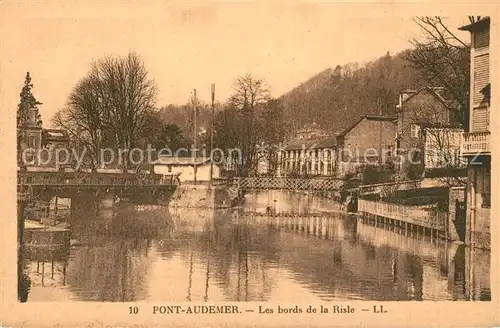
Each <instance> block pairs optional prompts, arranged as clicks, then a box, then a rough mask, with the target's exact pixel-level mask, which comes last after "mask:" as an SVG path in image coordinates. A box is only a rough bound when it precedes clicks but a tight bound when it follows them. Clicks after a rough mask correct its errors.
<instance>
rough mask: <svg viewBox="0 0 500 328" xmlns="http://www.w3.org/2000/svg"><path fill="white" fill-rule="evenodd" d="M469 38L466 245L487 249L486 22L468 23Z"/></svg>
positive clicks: (488, 39) (488, 49) (488, 30)
mask: <svg viewBox="0 0 500 328" xmlns="http://www.w3.org/2000/svg"><path fill="white" fill-rule="evenodd" d="M460 30H462V31H469V32H470V35H471V50H470V51H471V53H470V60H471V64H470V91H469V129H468V131H467V132H466V133H465V134H464V144H463V151H462V154H463V155H464V156H465V157H467V159H468V165H467V188H466V193H467V221H466V226H467V232H468V233H466V237H465V243H466V244H467V245H471V246H475V247H481V248H490V245H491V244H490V243H491V239H490V238H491V237H490V204H491V152H490V107H491V95H490V88H491V84H490V70H491V68H490V18H489V17H484V18H478V19H477V20H475V19H471V24H469V25H466V26H463V27H461V28H460Z"/></svg>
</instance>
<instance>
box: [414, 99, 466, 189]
mask: <svg viewBox="0 0 500 328" xmlns="http://www.w3.org/2000/svg"><path fill="white" fill-rule="evenodd" d="M406 115H408V119H409V120H410V121H411V124H410V125H415V126H416V127H418V129H419V132H418V137H416V138H413V137H411V136H407V142H408V144H409V146H410V148H411V150H412V151H417V152H418V154H414V155H415V158H413V159H412V161H414V162H413V163H409V164H410V165H406V170H407V172H406V175H407V178H408V179H417V178H419V177H420V176H421V174H424V175H425V174H426V173H425V171H429V169H434V171H437V172H436V174H434V175H436V176H435V177H437V178H439V179H440V180H441V181H442V182H443V183H445V184H446V185H450V186H455V185H463V184H464V179H463V177H462V173H463V169H464V163H463V161H462V158H461V157H460V140H461V134H462V133H463V129H461V127H460V125H458V124H456V123H454V122H453V121H452V119H451V117H450V109H449V106H447V105H444V104H443V106H440V105H439V103H436V102H434V101H423V102H419V106H418V108H414V109H413V110H412V111H409V112H407V114H406ZM409 128H410V127H409V126H408V127H406V129H409ZM408 132H409V131H406V134H408ZM406 159H407V158H405V160H406ZM417 161H418V163H416V162H417ZM415 175H416V176H415Z"/></svg>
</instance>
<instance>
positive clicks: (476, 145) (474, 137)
mask: <svg viewBox="0 0 500 328" xmlns="http://www.w3.org/2000/svg"><path fill="white" fill-rule="evenodd" d="M462 154H463V155H464V156H475V155H488V154H490V132H489V131H487V132H472V133H465V134H464V143H463V149H462Z"/></svg>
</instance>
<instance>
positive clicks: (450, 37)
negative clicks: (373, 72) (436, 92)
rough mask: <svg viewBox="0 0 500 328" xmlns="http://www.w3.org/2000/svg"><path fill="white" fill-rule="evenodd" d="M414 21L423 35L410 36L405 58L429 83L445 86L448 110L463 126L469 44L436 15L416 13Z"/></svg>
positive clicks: (466, 122) (466, 98)
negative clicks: (414, 37) (419, 14)
mask: <svg viewBox="0 0 500 328" xmlns="http://www.w3.org/2000/svg"><path fill="white" fill-rule="evenodd" d="M414 21H415V23H416V24H417V25H418V26H420V28H421V30H422V33H423V37H422V38H421V39H413V40H411V42H412V44H413V45H414V47H415V49H414V50H413V51H411V52H408V54H407V56H406V59H407V60H409V61H410V62H411V63H412V64H413V66H414V68H416V69H417V70H418V71H419V72H420V73H421V76H422V78H423V79H424V80H425V81H426V82H427V83H428V84H429V85H430V86H442V87H444V88H445V90H446V93H447V95H448V98H450V99H451V100H452V101H453V103H452V106H451V107H450V110H451V111H452V113H453V118H454V120H455V121H457V122H459V123H461V124H462V125H463V126H464V128H467V124H468V118H467V113H468V110H467V108H468V89H469V74H470V72H469V66H470V63H469V59H470V46H469V45H468V44H466V43H465V42H463V41H462V40H461V39H460V38H459V37H458V36H457V35H456V34H455V33H453V32H452V31H451V30H450V29H449V28H448V26H447V25H446V23H445V21H444V20H443V18H441V17H439V16H436V17H427V16H426V17H416V18H414Z"/></svg>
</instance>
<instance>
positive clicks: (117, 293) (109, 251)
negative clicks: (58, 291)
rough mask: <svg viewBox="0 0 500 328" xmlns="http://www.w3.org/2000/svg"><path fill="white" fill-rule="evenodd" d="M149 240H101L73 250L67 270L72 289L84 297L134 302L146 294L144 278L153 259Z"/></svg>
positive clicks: (96, 299) (97, 299)
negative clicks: (92, 244) (148, 253)
mask: <svg viewBox="0 0 500 328" xmlns="http://www.w3.org/2000/svg"><path fill="white" fill-rule="evenodd" d="M148 246H149V245H148V243H147V241H144V240H137V239H136V240H123V241H120V242H114V243H113V242H102V243H101V244H100V245H99V246H92V247H89V246H82V247H78V248H76V249H74V250H72V256H71V258H72V260H70V262H69V265H68V269H67V284H68V287H69V288H70V290H71V291H72V292H73V293H74V294H75V295H76V296H77V297H78V298H81V299H84V300H95V301H120V302H126V301H132V300H141V299H144V298H145V297H146V292H145V287H144V283H145V281H144V279H143V278H144V277H145V276H146V275H147V271H148V268H149V265H150V261H151V258H150V257H148V255H147V247H148Z"/></svg>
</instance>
